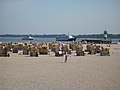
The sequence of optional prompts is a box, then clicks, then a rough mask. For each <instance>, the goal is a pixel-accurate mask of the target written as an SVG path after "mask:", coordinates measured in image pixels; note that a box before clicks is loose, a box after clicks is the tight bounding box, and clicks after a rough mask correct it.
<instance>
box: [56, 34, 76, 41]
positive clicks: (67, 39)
mask: <svg viewBox="0 0 120 90" xmlns="http://www.w3.org/2000/svg"><path fill="white" fill-rule="evenodd" d="M56 41H76V38H75V37H74V36H72V35H67V36H66V35H65V36H58V37H57V38H56Z"/></svg>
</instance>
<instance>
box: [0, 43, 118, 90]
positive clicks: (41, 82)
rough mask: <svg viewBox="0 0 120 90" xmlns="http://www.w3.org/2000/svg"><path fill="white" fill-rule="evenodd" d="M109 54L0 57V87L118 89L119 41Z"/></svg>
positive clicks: (21, 89) (9, 89)
mask: <svg viewBox="0 0 120 90" xmlns="http://www.w3.org/2000/svg"><path fill="white" fill-rule="evenodd" d="M110 52H111V56H99V55H86V56H74V55H71V56H69V57H68V63H63V62H64V57H55V56H54V55H53V54H51V55H39V57H29V56H25V55H18V54H11V57H0V90H120V45H111V47H110Z"/></svg>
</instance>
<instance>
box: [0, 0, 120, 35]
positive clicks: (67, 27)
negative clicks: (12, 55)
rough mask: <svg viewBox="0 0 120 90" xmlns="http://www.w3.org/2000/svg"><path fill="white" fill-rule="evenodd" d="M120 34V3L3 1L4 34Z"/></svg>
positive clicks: (0, 17)
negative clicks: (106, 32)
mask: <svg viewBox="0 0 120 90" xmlns="http://www.w3.org/2000/svg"><path fill="white" fill-rule="evenodd" d="M105 28H106V29H107V31H108V33H114V34H118V33H120V0H0V34H7V33H8V34H68V33H70V34H76V35H78V34H94V33H95V34H99V33H103V31H104V29H105Z"/></svg>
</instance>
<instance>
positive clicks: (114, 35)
mask: <svg viewBox="0 0 120 90" xmlns="http://www.w3.org/2000/svg"><path fill="white" fill-rule="evenodd" d="M28 35H29V36H32V37H36V38H37V37H39V38H40V37H41V38H56V37H57V36H65V35H66V34H44V35H32V34H25V35H19V34H2V35H0V37H23V36H28ZM73 36H75V37H76V38H103V37H104V34H90V35H73ZM108 38H111V39H112V38H115V39H120V34H108Z"/></svg>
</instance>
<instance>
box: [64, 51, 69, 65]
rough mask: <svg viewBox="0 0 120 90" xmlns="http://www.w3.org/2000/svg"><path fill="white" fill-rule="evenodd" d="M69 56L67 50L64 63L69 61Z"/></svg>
mask: <svg viewBox="0 0 120 90" xmlns="http://www.w3.org/2000/svg"><path fill="white" fill-rule="evenodd" d="M67 58H68V54H67V52H66V53H65V62H64V63H67Z"/></svg>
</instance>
